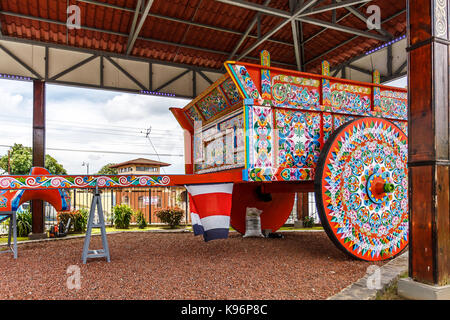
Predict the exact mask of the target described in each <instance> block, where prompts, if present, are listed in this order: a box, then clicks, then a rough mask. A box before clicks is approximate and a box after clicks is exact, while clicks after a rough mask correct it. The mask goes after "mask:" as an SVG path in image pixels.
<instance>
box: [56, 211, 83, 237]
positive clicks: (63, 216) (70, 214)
mask: <svg viewBox="0 0 450 320" xmlns="http://www.w3.org/2000/svg"><path fill="white" fill-rule="evenodd" d="M87 215H88V212H87V210H86V209H80V210H73V211H61V212H58V215H57V219H58V224H59V222H62V223H63V224H64V226H66V225H67V222H68V221H69V218H70V219H71V220H70V226H69V231H70V230H72V231H73V232H84V231H86V225H87Z"/></svg>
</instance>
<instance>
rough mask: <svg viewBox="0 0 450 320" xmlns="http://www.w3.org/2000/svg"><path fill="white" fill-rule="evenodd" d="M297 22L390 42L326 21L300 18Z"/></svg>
mask: <svg viewBox="0 0 450 320" xmlns="http://www.w3.org/2000/svg"><path fill="white" fill-rule="evenodd" d="M298 20H300V21H303V22H305V23H309V24H314V25H316V26H321V27H326V28H328V29H333V30H337V31H341V32H345V33H350V34H355V35H357V36H361V37H366V38H371V39H376V40H379V41H389V40H390V39H389V38H388V37H385V36H382V35H379V34H375V33H371V32H368V31H363V30H359V29H355V28H351V27H346V26H343V25H339V24H334V23H331V22H327V21H323V20H319V19H315V18H307V17H302V18H298Z"/></svg>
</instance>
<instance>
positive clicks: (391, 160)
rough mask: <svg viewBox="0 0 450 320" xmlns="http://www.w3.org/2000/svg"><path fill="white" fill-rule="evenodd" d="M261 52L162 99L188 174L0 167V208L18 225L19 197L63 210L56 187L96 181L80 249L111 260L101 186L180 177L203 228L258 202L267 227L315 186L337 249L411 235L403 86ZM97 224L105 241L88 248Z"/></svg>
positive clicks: (368, 253) (239, 226)
mask: <svg viewBox="0 0 450 320" xmlns="http://www.w3.org/2000/svg"><path fill="white" fill-rule="evenodd" d="M269 60H270V58H269V54H268V53H267V52H265V51H263V53H262V58H261V62H262V63H261V65H254V64H249V63H244V62H226V63H225V67H226V70H227V73H226V74H225V75H223V76H222V77H221V78H220V79H219V80H217V81H216V82H215V83H213V84H212V85H211V86H210V87H209V88H208V89H206V90H205V91H204V92H203V93H202V94H200V95H199V96H198V97H196V98H195V99H194V100H193V101H192V102H191V103H189V104H188V105H187V106H186V107H185V108H183V109H179V108H171V111H172V113H173V114H174V115H175V117H176V119H177V120H178V122H179V123H180V125H181V127H182V128H183V129H185V161H186V165H185V168H186V174H184V175H63V176H57V175H50V174H48V171H46V170H45V169H43V168H33V169H32V171H31V172H30V175H25V176H0V216H2V214H9V216H11V217H13V219H12V221H13V224H15V215H14V214H13V213H15V210H17V208H18V206H19V205H20V204H21V203H23V202H25V201H28V200H34V199H41V200H45V201H48V202H50V203H51V204H52V205H53V206H54V207H55V208H56V209H57V210H64V209H67V204H68V201H67V194H66V193H65V192H64V191H63V190H64V189H71V188H75V189H80V188H81V189H95V196H94V198H93V201H92V205H91V212H90V214H89V223H88V232H87V236H86V239H85V244H84V248H83V255H82V259H83V261H84V262H86V259H87V258H90V257H92V258H95V257H106V258H107V260H108V261H109V249H108V246H107V241H106V231H105V224H104V221H103V213H102V207H101V201H100V200H99V199H100V197H99V192H100V191H99V189H102V188H129V187H145V188H148V187H153V186H158V187H161V186H180V185H185V186H187V188H188V191H189V196H190V200H191V201H190V204H191V208H190V209H191V214H192V216H193V217H194V216H195V215H196V213H195V211H198V212H200V211H203V219H202V220H204V221H203V227H204V228H206V229H208V230H209V233H210V235H211V238H220V237H225V236H227V235H228V226H229V224H231V226H232V227H234V228H235V229H236V230H237V231H239V232H241V233H244V232H245V214H246V208H248V207H256V208H258V209H261V210H263V214H262V215H261V226H262V229H270V230H272V231H273V232H275V231H277V230H278V229H279V228H280V227H281V226H282V225H283V224H284V223H285V221H286V220H287V218H288V216H289V214H290V212H291V210H292V207H293V204H294V198H295V192H315V195H316V205H317V208H318V212H319V216H320V219H321V222H322V225H323V227H324V229H325V231H326V232H327V234H328V236H329V237H330V239H331V240H332V241H333V242H334V243H335V244H336V245H337V246H338V247H339V248H340V249H342V250H343V251H344V252H346V253H348V254H350V255H351V256H353V257H356V258H359V259H363V260H369V261H373V260H384V259H388V258H391V257H394V256H396V255H397V254H399V253H400V252H401V251H402V250H403V249H404V248H405V247H406V246H407V243H408V194H407V190H408V183H407V155H408V148H407V137H406V134H405V133H406V132H407V92H406V90H403V89H399V88H393V87H387V86H383V85H380V78H379V73H378V72H375V73H374V77H373V83H363V82H356V81H350V80H344V79H338V78H333V77H330V76H329V65H328V63H326V62H324V63H323V68H322V69H323V71H322V75H314V74H308V73H301V72H295V71H291V70H284V69H279V68H273V67H270V61H269ZM230 186H232V187H230ZM55 189H56V190H55ZM194 198H195V201H193V199H194ZM96 209H97V212H98V213H99V214H100V216H102V218H101V219H100V220H102V221H100V224H98V223H95V222H94V221H93V218H94V215H95V210H96ZM6 217H8V216H6ZM193 220H194V219H193ZM193 224H194V221H193ZM194 225H195V224H194ZM99 226H100V227H101V229H102V240H103V249H102V250H89V241H90V235H91V233H90V232H91V231H90V230H91V228H92V227H99ZM194 231H195V228H194ZM202 231H204V230H202ZM220 232H221V233H220ZM219 233H220V234H219ZM205 240H208V239H207V236H205ZM14 243H15V241H14ZM13 252H14V255H15V257H17V246H15V249H14V250H13Z"/></svg>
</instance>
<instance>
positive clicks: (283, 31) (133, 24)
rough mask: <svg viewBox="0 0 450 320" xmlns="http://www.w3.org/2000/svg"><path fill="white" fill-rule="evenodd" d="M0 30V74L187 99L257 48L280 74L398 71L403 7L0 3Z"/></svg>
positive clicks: (243, 1) (236, 0)
mask: <svg viewBox="0 0 450 320" xmlns="http://www.w3.org/2000/svg"><path fill="white" fill-rule="evenodd" d="M372 5H376V6H378V7H379V9H380V13H381V28H380V29H376V30H369V29H368V25H367V18H368V17H369V16H370V14H369V13H370V11H368V10H367V9H368V8H369V6H372ZM73 6H77V7H78V8H79V17H80V28H79V29H76V28H70V27H69V26H68V24H67V22H68V21H69V20H70V18H71V16H72V15H73V13H74V12H75V11H73ZM68 8H69V9H68ZM0 23H1V26H0V30H1V35H0V74H2V75H3V76H6V77H8V76H19V79H20V77H25V78H26V79H42V80H46V81H47V82H49V83H61V84H69V85H80V86H85V87H93V88H103V89H113V90H125V91H129V92H138V93H146V94H156V95H164V96H173V95H175V96H177V97H184V98H193V97H195V96H196V95H197V94H199V93H200V92H201V91H203V90H204V89H205V88H206V87H208V86H209V85H210V84H211V83H213V82H214V81H216V80H217V79H218V78H219V77H220V76H221V75H222V74H223V73H225V70H224V69H223V63H224V62H225V61H227V60H242V61H247V62H253V63H255V62H256V63H257V62H258V61H259V52H260V51H261V50H262V49H266V50H268V51H269V52H270V53H271V61H272V65H273V66H277V67H282V68H287V69H294V70H301V71H305V72H311V73H320V64H321V61H322V60H328V61H329V62H330V65H331V67H332V74H333V75H334V76H338V77H342V78H348V79H354V80H361V81H370V80H371V74H372V71H373V70H374V69H378V70H379V71H380V72H381V74H382V80H384V81H387V80H390V79H394V78H396V77H399V76H402V75H404V74H405V73H406V71H405V70H406V51H405V48H406V40H405V39H404V35H405V33H406V2H405V1H404V0H402V1H385V0H384V1H383V0H372V1H370V0H309V1H306V0H299V1H298V0H170V1H167V0H2V1H1V4H0ZM367 53H371V54H367Z"/></svg>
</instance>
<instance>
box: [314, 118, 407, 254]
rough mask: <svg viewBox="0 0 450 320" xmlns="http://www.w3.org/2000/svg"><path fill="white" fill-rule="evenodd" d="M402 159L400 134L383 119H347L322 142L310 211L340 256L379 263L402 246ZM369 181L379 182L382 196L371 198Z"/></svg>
mask: <svg viewBox="0 0 450 320" xmlns="http://www.w3.org/2000/svg"><path fill="white" fill-rule="evenodd" d="M407 156H408V148H407V137H406V135H405V134H404V133H403V132H402V131H401V130H400V129H399V128H398V127H397V126H396V125H394V124H393V123H391V122H390V121H388V120H385V119H380V118H372V117H368V118H361V119H357V120H353V121H351V122H348V123H346V124H344V125H342V126H341V127H340V128H339V129H337V130H336V131H335V132H334V133H333V134H332V135H331V136H330V137H329V138H328V140H327V142H326V144H325V145H324V147H323V149H322V151H321V154H320V157H319V162H318V165H317V171H316V176H315V193H316V206H317V210H318V214H319V217H320V220H321V222H322V225H323V227H324V229H325V231H326V233H327V235H328V236H329V238H330V239H331V240H332V241H333V242H334V243H335V244H336V246H337V247H338V248H340V249H341V250H342V251H344V252H345V253H347V254H349V255H350V256H352V257H354V258H357V259H361V260H366V261H380V260H386V259H390V258H393V257H395V256H397V255H398V254H400V253H401V252H402V251H403V249H405V247H406V246H407V245H408V233H409V220H408V197H407V194H408V180H407V177H408V171H407ZM374 180H377V182H378V183H380V182H381V181H384V185H383V186H382V187H383V188H385V192H384V194H380V193H377V194H375V195H374V194H373V193H371V190H370V189H371V187H372V183H373V181H374ZM346 190H347V191H346Z"/></svg>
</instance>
